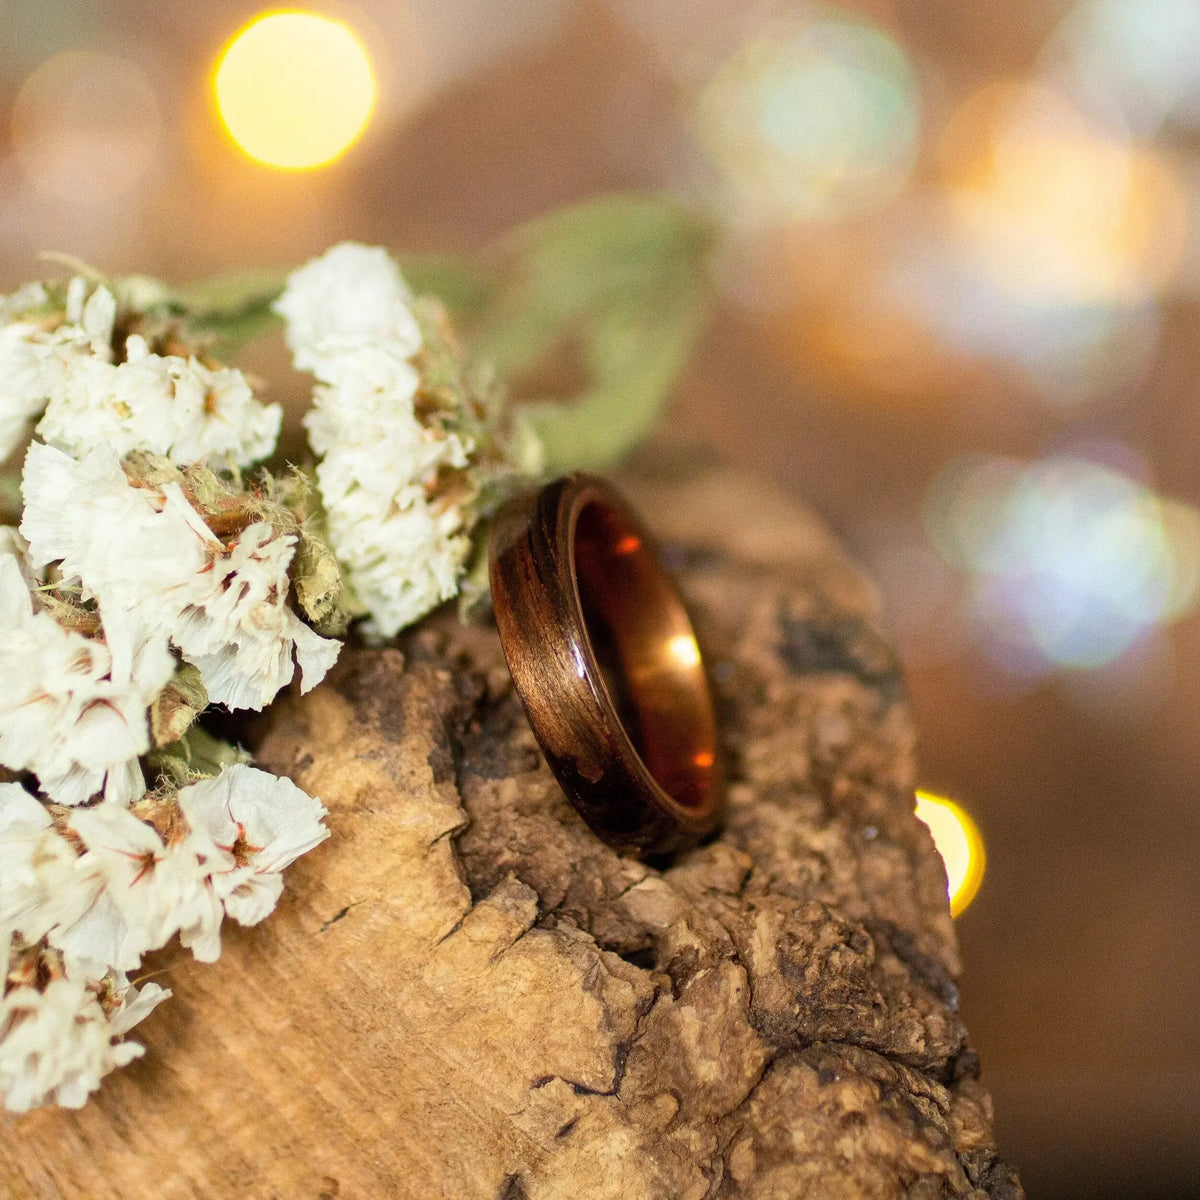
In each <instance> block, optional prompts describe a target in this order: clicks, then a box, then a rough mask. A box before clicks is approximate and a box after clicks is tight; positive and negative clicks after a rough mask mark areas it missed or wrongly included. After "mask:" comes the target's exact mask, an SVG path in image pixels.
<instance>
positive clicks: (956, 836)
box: [916, 792, 987, 917]
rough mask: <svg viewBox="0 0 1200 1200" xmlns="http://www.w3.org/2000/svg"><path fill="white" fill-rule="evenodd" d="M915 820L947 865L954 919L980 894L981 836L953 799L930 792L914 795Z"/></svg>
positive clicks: (983, 856) (983, 863)
mask: <svg viewBox="0 0 1200 1200" xmlns="http://www.w3.org/2000/svg"><path fill="white" fill-rule="evenodd" d="M916 799H917V805H916V812H917V820H918V821H921V822H923V823H924V824H925V825H926V826H927V827H928V829H929V832H930V834H931V835H932V836H933V844H934V845H935V846H936V847H937V850H938V853H939V854H940V855H941V856H942V862H943V863H945V864H946V879H947V883H948V887H949V892H950V915H951V916H952V917H957V916H958V915H959V913H961V912H962V911H963V910H964V909H965V908H966V907H967V905H968V904H970V903H971V901H972V900H974V899H975V895H976V893H977V892H978V891H979V885H980V884H981V883H982V882H983V873H984V870H985V868H986V865H987V856H986V854H985V853H984V848H983V836H982V835H981V834H980V832H979V827H978V826H977V825H976V824H975V822H974V821H973V820H971V818H970V816H969V815H968V814H967V813H966V812H965V811H964V810H963V809H962V808H961V807H960V806H959V805H957V804H955V803H954V801H953V800H947V799H946V798H945V797H943V796H935V795H933V793H932V792H917V794H916Z"/></svg>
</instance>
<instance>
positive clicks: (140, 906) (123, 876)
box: [50, 803, 221, 969]
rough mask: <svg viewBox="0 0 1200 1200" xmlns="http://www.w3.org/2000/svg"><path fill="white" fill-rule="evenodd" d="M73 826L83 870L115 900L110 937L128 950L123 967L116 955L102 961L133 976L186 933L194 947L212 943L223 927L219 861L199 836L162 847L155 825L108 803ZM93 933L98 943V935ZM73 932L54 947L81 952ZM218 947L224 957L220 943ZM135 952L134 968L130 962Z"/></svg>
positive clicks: (75, 818)
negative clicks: (147, 957)
mask: <svg viewBox="0 0 1200 1200" xmlns="http://www.w3.org/2000/svg"><path fill="white" fill-rule="evenodd" d="M70 826H71V828H72V829H73V830H74V831H75V833H77V834H78V835H79V837H80V839H81V840H82V842H83V844H84V846H85V851H84V854H83V856H82V857H81V858H80V859H79V870H80V872H81V873H83V874H85V875H87V876H88V877H90V878H91V879H94V880H96V881H98V882H99V884H100V886H101V887H102V888H103V889H104V892H105V894H106V895H107V897H108V899H109V900H110V901H111V906H110V908H109V911H108V912H107V913H106V914H105V916H106V917H108V919H109V920H110V921H112V922H113V923H114V924H115V925H118V926H120V928H116V929H114V931H113V932H114V934H115V935H116V937H117V938H118V939H120V943H121V944H122V946H123V949H122V952H121V953H122V958H123V960H124V961H120V962H118V961H117V960H116V959H115V958H113V957H111V956H106V957H104V958H103V959H102V961H104V962H107V963H109V964H110V965H112V966H117V967H121V968H123V969H130V968H131V967H133V966H136V965H137V962H138V961H140V959H141V955H142V954H145V953H146V952H147V951H149V950H156V949H158V947H159V946H162V945H164V944H165V943H166V942H167V941H169V940H170V939H171V938H172V937H174V935H175V934H176V933H178V932H180V931H181V930H183V931H187V932H188V933H189V935H194V936H193V937H192V938H191V940H199V941H200V942H201V944H202V946H203V945H205V944H211V939H212V937H213V935H215V934H216V931H217V929H218V927H219V926H220V905H219V903H218V902H217V900H216V897H215V896H214V895H213V889H212V885H211V883H210V882H209V875H210V874H211V872H212V870H213V869H214V865H215V864H217V863H218V862H220V861H221V855H220V852H219V851H218V850H217V848H216V847H215V846H213V845H211V843H209V842H207V841H205V839H204V838H203V836H202V835H197V834H195V833H193V836H191V837H189V838H187V839H185V840H184V841H181V842H179V843H176V844H170V845H167V844H164V842H163V840H162V838H161V837H160V836H159V835H158V833H157V832H156V830H155V829H154V828H153V826H151V825H149V824H147V823H146V822H145V821H142V820H139V819H138V818H137V817H135V816H134V815H133V814H132V813H131V812H129V810H128V809H125V808H122V807H120V806H119V805H114V804H109V803H104V804H98V805H96V806H95V807H93V808H85V809H79V810H77V811H76V812H73V813H72V814H71V818H70ZM91 932H92V937H93V938H94V937H95V931H94V930H93V931H91ZM75 933H76V936H75V937H71V936H69V935H66V936H65V937H60V936H56V935H53V934H52V935H51V939H50V940H51V942H52V943H54V944H56V945H59V946H61V947H62V948H69V949H71V950H72V951H73V952H75V953H83V952H84V950H83V946H82V945H81V939H80V938H79V936H78V934H79V928H78V927H76V929H75ZM134 946H136V947H137V949H136V950H135V951H133V950H132V947H134ZM217 946H218V953H219V941H218V943H217ZM131 952H132V954H135V955H136V961H133V962H130V961H129V956H130V955H131ZM197 957H198V958H200V957H204V956H203V955H201V954H198V955H197ZM211 957H212V958H215V957H216V954H213V955H212V956H211Z"/></svg>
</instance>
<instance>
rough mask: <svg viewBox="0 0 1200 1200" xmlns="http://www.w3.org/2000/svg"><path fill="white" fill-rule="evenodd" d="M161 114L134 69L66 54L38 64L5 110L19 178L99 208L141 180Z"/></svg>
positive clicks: (117, 61) (126, 63)
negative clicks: (9, 111) (9, 116)
mask: <svg viewBox="0 0 1200 1200" xmlns="http://www.w3.org/2000/svg"><path fill="white" fill-rule="evenodd" d="M161 127H162V116H161V112H160V109H159V104H158V99H157V97H156V95H155V92H154V88H153V87H152V86H151V84H150V81H149V80H148V79H147V78H146V76H145V74H144V73H143V72H142V71H141V70H140V69H139V68H138V66H137V64H136V63H134V62H131V61H130V60H128V59H125V58H120V57H117V56H116V55H112V54H99V53H95V52H92V51H72V52H69V53H66V54H60V55H57V56H55V57H54V58H52V59H50V60H49V61H47V62H45V63H43V64H42V65H41V66H40V67H38V69H37V70H36V71H34V72H33V74H32V75H30V76H29V78H28V79H26V80H25V82H24V84H23V85H22V86H21V90H20V92H19V93H18V94H17V98H16V101H15V103H14V104H13V108H12V145H13V150H14V152H15V154H16V158H17V161H18V163H19V164H20V167H21V171H22V174H23V175H24V176H25V178H26V179H27V180H28V181H29V182H30V183H31V184H32V185H33V187H35V188H36V189H37V190H38V191H39V192H41V193H42V194H43V195H46V196H49V197H52V198H54V199H55V200H57V201H59V202H66V203H68V204H72V205H76V206H79V207H95V206H99V207H101V208H103V207H105V206H106V204H109V203H111V202H112V201H113V200H114V199H116V198H118V197H122V196H125V195H127V194H128V193H129V192H131V191H133V190H135V189H136V188H137V187H138V186H139V185H140V184H141V183H143V182H144V180H145V179H146V177H147V175H148V173H149V172H150V170H151V168H152V166H153V165H154V162H155V159H156V157H157V153H158V146H159V140H160V133H161Z"/></svg>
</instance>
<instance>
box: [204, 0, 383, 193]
mask: <svg viewBox="0 0 1200 1200" xmlns="http://www.w3.org/2000/svg"><path fill="white" fill-rule="evenodd" d="M213 85H214V88H215V92H216V99H217V108H218V111H219V112H220V115H221V119H222V121H223V122H224V123H225V127H226V129H227V130H228V131H229V134H230V136H231V137H232V138H233V140H234V141H235V142H236V143H237V145H238V146H239V147H241V149H242V150H243V151H245V153H246V154H248V155H249V156H250V157H251V158H253V159H255V160H257V161H258V162H261V163H265V164H266V165H268V166H272V167H279V168H282V169H286V170H305V169H309V168H312V167H320V166H324V165H326V164H327V163H330V162H333V161H334V160H335V159H337V158H339V157H340V156H341V155H342V154H344V153H345V152H346V150H348V149H349V148H350V147H351V146H352V145H353V144H354V143H355V142H356V141H357V140H358V139H359V137H360V136H361V135H362V132H363V130H364V129H365V128H366V126H367V122H368V121H369V120H370V117H371V113H372V112H373V111H374V108H375V102H376V99H377V96H378V88H377V86H376V82H375V73H374V71H373V69H372V66H371V60H370V58H369V56H368V54H367V51H366V48H365V47H364V46H363V43H362V42H361V41H360V40H359V38H358V37H357V36H356V35H355V34H354V33H353V31H352V30H350V29H349V28H348V27H347V26H346V25H345V24H343V23H342V22H340V21H334V20H331V19H330V18H328V17H322V16H317V15H316V14H314V13H305V12H273V13H268V14H266V15H265V16H260V17H257V18H255V20H253V21H251V22H250V23H249V24H248V25H246V26H245V27H244V28H242V29H241V30H239V31H238V32H237V33H236V34H235V35H234V37H233V38H232V39H231V41H230V42H229V44H228V45H227V46H226V48H225V49H224V51H223V52H222V54H221V57H220V59H219V61H218V63H217V68H216V73H215V75H214V79H213Z"/></svg>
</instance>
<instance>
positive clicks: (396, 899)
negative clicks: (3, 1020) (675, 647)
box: [0, 459, 1022, 1200]
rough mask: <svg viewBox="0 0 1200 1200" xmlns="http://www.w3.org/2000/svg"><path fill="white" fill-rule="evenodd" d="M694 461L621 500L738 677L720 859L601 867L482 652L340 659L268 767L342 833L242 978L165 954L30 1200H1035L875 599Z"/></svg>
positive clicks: (34, 1120) (273, 734)
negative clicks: (1010, 1124) (1002, 1143)
mask: <svg viewBox="0 0 1200 1200" xmlns="http://www.w3.org/2000/svg"><path fill="white" fill-rule="evenodd" d="M670 461H671V462H672V463H673V465H671V466H666V467H662V466H660V467H659V468H657V469H654V468H643V469H642V470H641V471H640V473H639V474H638V475H637V476H636V477H635V478H632V479H627V480H625V481H623V483H624V485H625V488H626V492H627V494H628V495H629V496H630V498H631V499H632V500H633V501H634V502H635V503H636V504H637V505H638V506H639V507H640V508H641V511H642V512H643V513H644V514H645V516H646V518H647V520H648V523H649V524H650V525H651V526H652V527H653V528H655V529H656V530H657V532H658V533H659V534H660V536H661V537H662V538H663V540H664V543H665V547H666V555H667V557H668V560H669V564H670V565H671V566H672V567H673V568H674V569H675V570H676V571H677V574H678V578H679V581H680V584H681V587H682V589H683V591H684V594H685V596H686V598H687V600H688V602H689V605H690V607H691V609H692V610H693V613H694V617H695V621H696V625H697V629H698V633H699V636H700V640H701V642H702V645H703V647H704V650H705V653H706V657H707V659H708V662H709V664H710V667H711V671H712V675H713V680H714V686H715V688H716V691H717V693H718V696H719V704H720V714H721V720H722V727H723V737H724V742H725V745H726V748H727V751H728V758H729V764H730V774H731V787H730V807H729V814H728V819H727V822H726V825H725V828H724V829H723V831H722V832H721V834H720V835H719V836H718V837H717V838H716V839H715V840H713V841H711V842H710V843H709V844H707V845H704V846H702V847H700V848H698V849H695V850H692V851H690V852H687V853H685V854H682V855H680V856H678V857H677V858H676V859H675V860H674V861H672V862H669V863H660V864H655V865H646V864H644V863H640V862H637V861H634V860H631V859H626V858H622V857H620V856H618V855H617V854H615V853H614V852H613V851H611V850H610V849H608V848H607V847H606V846H605V845H604V844H602V843H601V842H599V841H598V840H597V839H596V838H595V836H594V835H593V834H592V833H591V832H590V831H589V830H588V829H587V827H586V826H584V825H583V823H582V822H581V821H580V820H579V818H578V817H577V816H576V814H575V812H574V810H573V809H572V808H571V807H570V806H569V804H568V803H567V802H566V800H565V798H564V797H563V795H562V793H561V792H560V791H559V789H558V787H557V785H556V783H555V781H554V779H553V777H552V776H551V775H550V773H549V771H548V769H547V768H546V766H545V763H544V762H543V760H542V758H541V755H540V753H539V751H538V748H537V745H536V742H535V741H534V739H533V736H532V734H531V733H530V730H529V727H528V725H527V723H526V721H525V719H524V714H523V712H522V710H521V707H520V705H519V703H518V701H517V699H516V697H515V694H514V692H513V689H512V685H511V681H510V680H509V678H508V674H507V671H506V669H505V666H504V660H503V657H502V655H501V653H500V648H499V644H498V641H497V638H496V635H495V632H494V630H492V629H491V628H490V627H476V628H464V627H462V626H460V625H459V624H458V623H457V622H456V620H455V619H454V618H453V616H452V615H448V614H442V615H440V616H438V617H436V618H434V619H433V620H431V621H429V622H426V623H424V624H423V626H422V627H421V628H420V629H418V630H416V631H414V632H412V633H410V634H409V635H407V636H405V637H403V638H402V639H401V640H400V642H399V643H398V645H397V646H396V647H395V648H390V649H385V650H358V651H350V652H347V653H345V654H344V655H343V661H342V662H341V663H340V664H339V666H338V668H337V669H336V672H335V674H334V675H333V676H331V677H330V679H329V680H328V681H327V682H326V683H325V684H323V685H322V686H321V687H319V688H318V689H316V690H315V691H314V692H313V693H312V694H310V695H309V696H307V697H305V698H303V699H296V698H293V699H289V700H287V701H284V702H282V703H280V704H277V705H276V706H275V708H274V709H273V710H272V711H271V713H270V715H269V718H268V720H267V723H266V728H265V734H264V735H263V736H262V738H261V741H260V743H259V745H258V757H259V760H260V761H261V762H262V763H263V764H264V765H266V766H268V767H270V768H271V769H273V770H276V771H279V772H282V773H286V774H288V775H290V776H292V777H293V778H294V779H295V780H296V781H297V783H299V784H300V785H301V786H302V787H304V788H305V789H306V790H308V791H310V792H312V793H313V794H315V795H318V796H320V797H321V799H322V800H323V801H324V802H325V804H326V805H327V806H328V808H329V810H330V815H329V819H328V823H329V826H330V828H331V829H332V831H333V836H332V838H331V839H330V840H329V841H328V842H326V843H325V844H323V845H322V846H320V847H319V848H318V849H317V850H315V851H313V852H312V853H311V854H309V855H308V856H306V857H305V858H303V859H302V860H300V861H299V862H298V863H297V864H296V865H295V866H294V867H293V868H291V870H290V871H289V872H288V875H287V878H286V890H285V894H284V898H283V901H282V902H281V904H280V907H279V910H278V911H277V912H276V913H275V914H274V915H273V916H272V917H271V918H270V919H269V920H268V921H267V922H266V923H265V924H263V925H261V926H259V927H258V928H255V929H250V930H241V929H231V930H229V931H227V933H226V937H225V948H224V952H223V954H222V956H221V959H220V961H219V962H217V963H216V964H213V965H211V966H204V965H201V964H197V963H195V962H193V961H192V960H191V959H190V958H188V957H187V956H186V955H185V954H183V953H180V952H168V953H166V954H164V955H162V956H160V961H159V962H158V964H157V966H158V967H159V968H160V969H161V975H160V981H161V982H164V983H166V984H168V985H169V986H170V987H171V988H172V989H173V990H174V993H175V995H174V998H173V999H172V1000H171V1001H169V1002H168V1003H167V1004H164V1005H162V1006H161V1007H160V1008H159V1009H158V1010H157V1011H156V1012H155V1013H154V1014H153V1015H152V1016H151V1017H150V1018H149V1019H148V1020H147V1021H146V1022H145V1023H144V1025H142V1026H140V1027H139V1028H138V1030H137V1031H136V1036H138V1037H139V1039H140V1040H142V1041H143V1042H144V1043H145V1044H146V1047H147V1053H146V1056H145V1058H144V1059H142V1060H140V1061H139V1062H137V1063H135V1064H134V1065H133V1066H132V1067H129V1068H127V1069H125V1070H124V1071H120V1072H117V1073H116V1074H115V1075H113V1076H111V1077H109V1079H108V1080H107V1081H106V1082H105V1085H104V1087H103V1089H102V1090H101V1092H100V1093H99V1094H98V1095H97V1096H96V1097H94V1098H93V1100H92V1101H91V1102H90V1103H89V1104H88V1106H87V1107H86V1108H84V1109H83V1110H81V1111H79V1112H66V1111H58V1110H47V1111H41V1112H37V1113H33V1114H30V1115H29V1116H26V1117H23V1118H20V1119H14V1118H7V1119H6V1120H5V1122H4V1126H5V1128H4V1138H3V1141H2V1143H0V1194H2V1195H4V1196H6V1197H14V1198H24V1197H54V1198H56V1200H57V1198H67V1197H70V1198H72V1200H73V1198H76V1197H79V1198H82V1197H87V1198H88V1200H110V1198H111V1200H118V1198H120V1200H141V1198H143V1197H144V1198H146V1200H149V1198H150V1197H153V1198H154V1200H176V1198H183V1197H204V1198H205V1200H221V1198H225V1197H229V1198H233V1197H238V1198H239V1200H242V1198H247V1197H249V1198H257V1197H263V1198H268V1197H271V1198H274V1197H280V1198H284V1200H292V1198H293V1197H311V1198H312V1200H318V1198H321V1200H332V1198H334V1197H337V1198H340V1200H351V1198H353V1200H358V1198H360V1197H364V1198H374V1197H389V1198H390V1197H401V1198H409V1197H411V1198H412V1200H429V1198H432V1197H447V1198H449V1197H453V1198H454V1200H500V1198H504V1200H516V1198H518V1197H528V1198H529V1200H543V1198H545V1200H550V1198H559V1197H562V1198H564V1200H565V1198H567V1197H572V1198H573V1197H589V1198H592V1200H603V1198H607V1197H612V1198H614V1200H615V1198H617V1197H621V1198H623V1200H625V1198H628V1200H653V1198H662V1200H706V1198H722V1200H724V1198H733V1197H738V1198H746V1200H749V1198H751V1197H753V1198H755V1200H767V1198H779V1200H784V1198H788V1200H793V1198H796V1197H837V1198H838V1200H856V1198H859V1197H861V1198H863V1200H866V1198H868V1197H869V1198H871V1200H885V1198H891V1197H909V1198H912V1200H916V1198H923V1197H929V1198H931V1200H932V1198H933V1197H945V1196H955V1197H960V1196H961V1197H973V1198H976V1200H981V1198H982V1197H984V1196H988V1197H992V1198H993V1200H1014V1198H1016V1197H1019V1196H1021V1195H1022V1192H1021V1189H1020V1185H1019V1183H1018V1182H1017V1178H1016V1174H1015V1172H1014V1171H1013V1170H1012V1168H1011V1167H1009V1166H1008V1165H1007V1164H1006V1163H1005V1162H1004V1161H1003V1160H1002V1159H1001V1158H1000V1157H999V1155H998V1153H997V1150H996V1147H995V1142H994V1139H993V1136H992V1131H991V1112H990V1101H989V1098H988V1096H987V1093H986V1092H985V1090H984V1089H983V1087H982V1086H981V1084H980V1082H979V1077H978V1076H979V1068H978V1060H977V1058H976V1055H975V1054H974V1052H973V1051H972V1049H971V1044H970V1041H969V1038H968V1035H967V1030H966V1028H965V1026H964V1024H963V1022H962V1019H961V1018H960V1016H959V1014H958V1012H957V1007H956V990H955V983H954V981H955V978H956V976H957V974H958V970H959V962H958V957H957V950H956V944H955V937H954V930H953V927H952V925H951V921H950V915H949V911H948V908H947V903H946V894H945V892H946V883H945V876H944V874H943V871H942V866H941V862H940V859H939V858H938V856H937V853H936V851H935V849H934V847H933V844H932V842H931V840H930V838H929V835H928V833H927V832H926V830H925V827H924V826H923V825H921V824H920V823H919V822H918V821H917V820H916V819H915V817H914V816H913V812H912V808H913V802H912V789H913V782H914V779H913V771H914V765H913V731H912V725H911V720H910V715H909V710H908V708H907V706H906V703H905V700H904V694H903V684H902V679H901V675H900V671H899V668H898V664H897V662H896V659H895V656H894V654H893V651H892V649H891V647H890V646H889V644H888V642H887V640H886V639H885V637H884V636H883V635H882V634H881V632H880V628H879V623H878V611H877V603H876V600H875V597H874V594H873V592H872V591H871V589H870V586H869V585H868V584H867V583H866V581H864V579H863V578H862V577H861V576H860V574H859V573H858V572H857V571H856V570H855V569H854V568H853V566H851V565H850V564H849V563H848V562H847V560H846V559H845V558H844V556H843V555H842V553H841V552H840V551H839V549H838V548H837V546H836V545H835V544H834V543H833V542H832V540H831V539H830V537H829V536H828V534H827V533H826V532H825V531H824V529H823V528H822V527H821V526H820V525H819V524H818V523H817V522H816V521H815V520H814V519H813V518H812V517H810V516H809V515H807V514H805V513H804V512H802V511H800V510H798V509H797V508H796V507H794V506H793V505H792V504H791V503H790V502H788V501H786V500H784V499H782V498H781V497H780V496H779V495H778V494H776V493H774V492H773V491H771V490H769V489H767V488H765V487H764V486H762V485H760V484H757V483H755V482H754V481H751V480H748V479H746V478H745V477H744V476H737V475H733V474H731V473H728V472H725V471H722V470H717V469H708V468H698V467H696V466H695V465H694V464H693V465H690V466H686V467H685V466H681V465H680V463H679V461H678V460H675V459H673V460H670Z"/></svg>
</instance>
